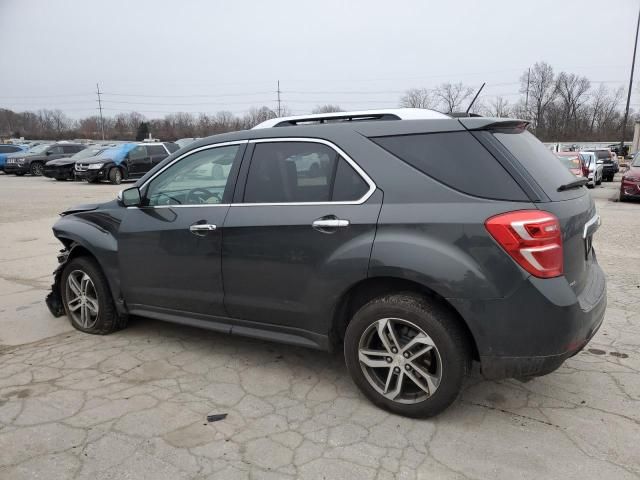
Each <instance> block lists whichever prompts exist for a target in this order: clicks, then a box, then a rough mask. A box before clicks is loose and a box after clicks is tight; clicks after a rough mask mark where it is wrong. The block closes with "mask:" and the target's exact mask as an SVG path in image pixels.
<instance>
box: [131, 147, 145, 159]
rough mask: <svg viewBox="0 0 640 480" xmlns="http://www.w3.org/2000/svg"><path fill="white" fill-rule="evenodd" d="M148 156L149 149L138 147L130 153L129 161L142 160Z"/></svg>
mask: <svg viewBox="0 0 640 480" xmlns="http://www.w3.org/2000/svg"><path fill="white" fill-rule="evenodd" d="M146 156H147V148H146V147H145V146H144V145H138V146H137V147H135V148H134V149H132V150H131V151H130V152H129V160H141V159H143V158H145V157H146Z"/></svg>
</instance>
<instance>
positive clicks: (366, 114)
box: [253, 108, 451, 129]
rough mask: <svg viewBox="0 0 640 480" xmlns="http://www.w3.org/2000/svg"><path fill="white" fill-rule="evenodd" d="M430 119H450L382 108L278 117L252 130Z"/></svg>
mask: <svg viewBox="0 0 640 480" xmlns="http://www.w3.org/2000/svg"><path fill="white" fill-rule="evenodd" d="M431 118H451V117H450V116H449V115H445V114H444V113H441V112H437V111H436V110H428V109H426V108H384V109H379V110H358V111H352V112H329V113H312V114H309V115H295V116H291V117H278V118H272V119H270V120H266V121H264V122H262V123H259V124H258V125H256V126H255V127H253V129H259V128H272V127H283V126H293V125H300V124H317V123H327V122H331V121H340V120H343V121H356V120H357V121H364V120H375V119H378V120H418V119H423V120H425V119H431Z"/></svg>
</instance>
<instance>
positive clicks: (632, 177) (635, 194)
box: [620, 153, 640, 202]
mask: <svg viewBox="0 0 640 480" xmlns="http://www.w3.org/2000/svg"><path fill="white" fill-rule="evenodd" d="M631 199H640V153H636V155H635V156H634V157H633V160H632V161H631V162H630V163H629V169H628V170H627V171H626V172H625V173H624V175H623V176H622V182H621V183H620V201H621V202H624V201H625V200H631Z"/></svg>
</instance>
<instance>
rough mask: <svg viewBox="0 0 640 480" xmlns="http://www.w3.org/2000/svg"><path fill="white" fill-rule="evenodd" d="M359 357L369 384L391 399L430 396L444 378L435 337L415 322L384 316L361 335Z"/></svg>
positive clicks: (403, 400) (411, 401)
mask: <svg viewBox="0 0 640 480" xmlns="http://www.w3.org/2000/svg"><path fill="white" fill-rule="evenodd" d="M358 360H359V362H360V367H361V368H362V372H363V373H364V376H365V378H366V379H367V381H368V382H369V384H370V385H371V386H372V387H373V388H374V389H375V390H376V391H377V392H378V393H379V394H381V395H382V396H384V397H386V398H387V399H389V400H392V401H394V402H398V403H404V404H415V403H419V402H422V401H424V400H426V399H427V398H429V397H431V396H432V395H433V394H434V393H435V392H436V390H437V389H438V386H439V385H440V381H441V380H442V360H441V358H440V353H439V352H438V348H437V347H436V345H435V343H434V341H433V340H432V339H431V337H430V336H429V335H427V334H426V333H425V332H424V331H423V330H422V329H421V328H420V327H418V326H417V325H416V324H414V323H412V322H410V321H408V320H403V319H400V318H382V319H380V320H377V321H376V322H374V323H372V324H371V325H370V326H369V327H368V328H367V329H366V330H365V331H364V333H363V334H362V336H361V337H360V342H359V345H358Z"/></svg>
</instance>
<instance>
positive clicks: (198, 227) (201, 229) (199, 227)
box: [189, 223, 218, 236]
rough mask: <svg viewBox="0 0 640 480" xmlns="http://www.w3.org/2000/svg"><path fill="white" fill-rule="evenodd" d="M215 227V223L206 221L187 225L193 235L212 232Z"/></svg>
mask: <svg viewBox="0 0 640 480" xmlns="http://www.w3.org/2000/svg"><path fill="white" fill-rule="evenodd" d="M216 228H218V227H216V226H215V225H212V224H208V223H204V224H203V223H196V224H194V225H191V226H190V227H189V231H190V232H191V233H193V234H194V235H199V236H202V235H206V234H207V233H208V232H213V231H214V230H215V229H216Z"/></svg>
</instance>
